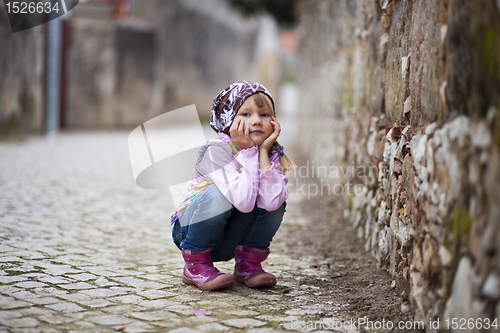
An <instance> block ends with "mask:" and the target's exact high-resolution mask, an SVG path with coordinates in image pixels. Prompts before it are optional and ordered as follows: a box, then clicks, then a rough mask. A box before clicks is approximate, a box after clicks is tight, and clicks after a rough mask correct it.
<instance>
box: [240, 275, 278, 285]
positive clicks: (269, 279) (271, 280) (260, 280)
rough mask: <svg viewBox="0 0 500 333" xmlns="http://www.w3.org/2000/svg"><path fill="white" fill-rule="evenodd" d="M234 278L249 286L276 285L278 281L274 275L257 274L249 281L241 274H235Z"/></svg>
mask: <svg viewBox="0 0 500 333" xmlns="http://www.w3.org/2000/svg"><path fill="white" fill-rule="evenodd" d="M266 274H267V273H266ZM234 279H235V280H236V282H239V283H243V284H244V285H245V286H247V287H248V288H261V287H271V286H274V285H275V284H276V282H277V281H276V278H275V277H273V276H266V277H259V276H258V275H257V276H255V277H254V278H252V279H250V280H248V281H245V279H244V278H243V277H240V276H234Z"/></svg>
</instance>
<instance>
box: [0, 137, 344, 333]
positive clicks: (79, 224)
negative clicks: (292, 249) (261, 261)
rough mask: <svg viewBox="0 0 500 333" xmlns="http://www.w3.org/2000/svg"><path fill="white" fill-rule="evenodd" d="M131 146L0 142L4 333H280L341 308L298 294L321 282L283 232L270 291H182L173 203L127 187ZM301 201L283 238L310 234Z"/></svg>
mask: <svg viewBox="0 0 500 333" xmlns="http://www.w3.org/2000/svg"><path fill="white" fill-rule="evenodd" d="M127 136H128V133H125V132H114V133H107V132H91V133H84V132H72V133H65V134H59V135H58V136H56V137H53V138H45V137H34V138H29V139H27V140H25V141H22V142H0V239H1V241H0V309H1V310H0V332H113V331H124V332H150V331H151V332H168V331H172V332H197V331H202V332H231V331H232V332H241V331H248V332H276V331H290V330H292V331H293V330H295V329H297V328H298V326H297V320H305V318H307V317H309V316H311V315H317V314H325V317H331V316H329V315H328V312H329V311H330V310H331V309H333V308H334V307H335V306H337V307H338V306H339V305H338V304H337V305H335V304H333V303H332V302H330V304H311V298H314V295H315V294H316V295H320V294H324V293H327V292H328V291H325V290H318V289H319V288H318V287H314V286H307V285H303V284H302V285H301V286H299V282H300V280H301V279H304V278H305V277H307V276H319V277H321V274H324V272H322V271H320V270H319V269H318V270H315V269H309V268H308V269H302V268H301V267H308V265H307V262H308V258H307V257H302V258H300V259H297V258H295V259H293V258H291V257H289V256H287V255H286V251H285V242H284V239H283V238H284V237H285V236H283V233H280V231H281V229H280V231H279V232H278V235H277V236H276V240H275V242H273V244H272V254H271V255H270V257H269V259H268V260H267V261H266V263H265V264H266V265H265V267H266V268H267V269H268V270H269V271H270V272H272V273H273V274H275V275H276V276H277V277H278V279H279V282H278V285H277V286H276V287H274V288H267V289H258V290H254V289H249V288H246V287H245V286H243V285H240V284H236V285H235V286H233V287H231V288H229V289H226V290H223V291H218V292H202V291H200V290H198V289H196V288H195V287H193V286H186V285H184V284H183V283H182V281H181V278H180V277H181V274H182V267H183V261H182V258H181V255H180V251H179V250H178V249H177V248H176V247H175V245H173V243H172V241H171V238H170V233H171V229H170V226H169V223H168V217H169V215H170V213H171V211H172V208H173V204H172V203H171V202H169V201H171V199H170V196H169V195H168V194H167V192H166V191H160V190H145V189H141V188H139V187H137V186H136V185H135V184H134V180H133V177H132V172H131V168H130V163H129V159H128V150H127V149H128V148H127ZM300 199H301V198H300V197H296V196H293V195H292V196H291V197H290V198H289V205H288V207H287V213H286V214H285V220H284V222H283V227H282V228H284V229H286V228H287V227H288V228H290V227H292V228H293V225H294V224H296V225H301V224H304V223H306V221H305V220H304V218H303V217H301V216H300V214H299V213H298V211H296V210H294V205H293V202H294V201H297V200H300ZM233 265H234V260H232V261H230V262H227V263H217V267H218V268H219V269H221V270H222V271H225V272H229V273H231V272H232V269H233ZM308 288H309V289H310V290H309V289H308ZM306 290H307V291H308V292H307V293H304V291H306ZM306 294H307V295H306ZM196 310H204V311H196ZM201 313H204V314H201ZM200 314H201V315H200ZM330 320H331V319H330Z"/></svg>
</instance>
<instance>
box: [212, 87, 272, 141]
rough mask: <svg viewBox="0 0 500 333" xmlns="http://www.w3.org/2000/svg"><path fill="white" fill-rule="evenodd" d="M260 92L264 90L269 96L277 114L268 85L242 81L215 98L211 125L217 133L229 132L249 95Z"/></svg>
mask: <svg viewBox="0 0 500 333" xmlns="http://www.w3.org/2000/svg"><path fill="white" fill-rule="evenodd" d="M258 92H263V93H265V94H266V95H267V96H269V98H270V99H271V103H272V104H273V113H275V114H276V111H275V109H274V101H273V97H272V96H271V94H270V93H269V91H268V90H267V89H266V87H264V86H263V85H261V84H259V83H257V82H252V81H240V82H236V83H233V84H232V85H230V86H229V87H227V88H226V89H224V90H222V91H221V92H220V93H219V94H218V95H217V97H215V98H214V102H213V105H212V118H211V120H210V126H211V127H212V128H213V129H214V131H216V132H217V133H220V132H223V133H226V134H229V128H230V127H231V124H232V123H233V119H234V117H235V116H236V113H238V110H239V109H240V107H241V106H242V105H243V103H244V102H245V100H246V99H247V98H248V97H250V96H252V95H253V94H256V93H258Z"/></svg>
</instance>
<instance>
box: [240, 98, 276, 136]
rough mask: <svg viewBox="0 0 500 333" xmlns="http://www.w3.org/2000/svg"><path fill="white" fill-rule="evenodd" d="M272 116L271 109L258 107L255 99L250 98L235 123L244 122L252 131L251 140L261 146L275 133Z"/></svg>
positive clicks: (241, 108)
mask: <svg viewBox="0 0 500 333" xmlns="http://www.w3.org/2000/svg"><path fill="white" fill-rule="evenodd" d="M272 115H273V112H272V111H271V110H270V109H269V107H267V106H263V107H258V106H257V104H255V100H254V99H253V97H252V96H250V97H249V98H247V99H246V100H245V102H244V103H243V105H242V106H241V107H240V109H239V110H238V113H237V114H236V116H235V117H234V119H233V123H234V122H235V121H237V120H238V119H241V120H243V121H244V122H245V126H248V127H249V129H250V130H249V132H250V139H251V140H252V141H253V142H254V143H255V144H256V145H257V146H260V145H261V144H262V143H263V142H264V140H266V139H267V138H268V137H269V135H271V134H272V133H273V132H274V125H273V124H271V116H272Z"/></svg>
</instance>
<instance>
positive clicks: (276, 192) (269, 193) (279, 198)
mask: <svg viewBox="0 0 500 333" xmlns="http://www.w3.org/2000/svg"><path fill="white" fill-rule="evenodd" d="M270 160H271V168H269V169H268V170H266V171H262V170H259V193H258V194H257V207H259V208H262V209H265V210H267V211H274V210H276V209H278V208H279V207H280V206H281V205H282V204H283V202H285V200H286V199H287V198H288V189H287V188H286V184H287V183H288V178H287V177H286V176H285V175H284V174H283V173H282V172H281V169H280V160H279V155H278V154H277V153H274V154H273V155H272V156H271V159H270Z"/></svg>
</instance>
